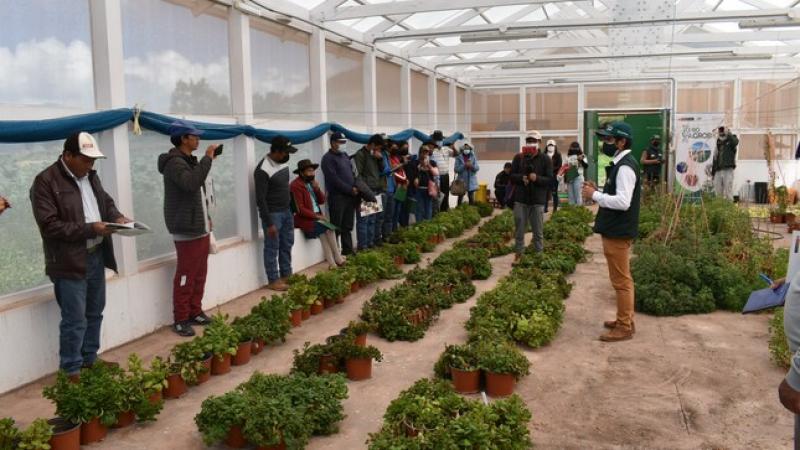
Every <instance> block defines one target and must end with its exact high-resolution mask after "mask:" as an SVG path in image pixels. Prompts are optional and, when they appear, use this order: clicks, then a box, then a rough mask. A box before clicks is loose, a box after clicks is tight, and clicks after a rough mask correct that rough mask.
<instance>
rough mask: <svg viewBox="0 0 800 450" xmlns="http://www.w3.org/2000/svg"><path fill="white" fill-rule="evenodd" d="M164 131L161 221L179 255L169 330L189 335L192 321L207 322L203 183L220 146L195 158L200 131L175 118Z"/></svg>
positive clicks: (207, 227)
mask: <svg viewBox="0 0 800 450" xmlns="http://www.w3.org/2000/svg"><path fill="white" fill-rule="evenodd" d="M169 135H170V142H171V143H172V145H173V146H174V147H173V148H171V149H170V150H169V151H168V152H167V153H162V154H161V155H159V157H158V171H159V173H161V174H162V175H163V178H164V223H165V224H166V226H167V230H168V231H169V233H170V234H171V235H172V240H173V242H175V250H176V252H177V255H178V265H177V267H176V268H175V277H174V279H173V281H172V314H173V319H174V321H173V325H172V330H173V331H174V332H175V333H177V334H178V335H180V336H184V337H189V336H194V330H193V329H192V325H202V326H205V325H208V324H209V323H210V322H211V319H209V317H208V316H207V315H206V314H205V313H204V312H203V304H202V301H203V294H204V293H205V286H206V274H207V272H208V252H209V246H210V233H211V229H212V226H211V225H212V224H211V220H210V219H209V215H208V211H207V209H206V205H207V203H206V195H207V194H206V192H205V183H206V178H207V177H208V173H209V172H210V171H211V164H212V162H213V161H214V159H216V158H217V157H218V156H219V155H220V154H221V153H222V146H221V145H219V144H212V145H209V146H208V147H207V148H206V151H205V155H204V156H203V157H202V158H200V159H199V160H198V159H197V157H196V156H194V155H192V153H193V152H195V151H196V150H197V148H198V147H199V145H200V136H202V135H203V131H201V130H198V129H197V128H195V126H194V125H192V124H191V123H189V122H185V121H183V120H176V121H175V122H173V123H172V124H171V125H170V128H169Z"/></svg>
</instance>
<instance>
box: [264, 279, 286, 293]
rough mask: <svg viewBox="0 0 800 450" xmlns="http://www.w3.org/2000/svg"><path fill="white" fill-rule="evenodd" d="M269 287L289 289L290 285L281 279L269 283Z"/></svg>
mask: <svg viewBox="0 0 800 450" xmlns="http://www.w3.org/2000/svg"><path fill="white" fill-rule="evenodd" d="M267 289H272V290H273V291H281V292H283V291H288V290H289V285H287V284H286V283H285V282H283V281H281V280H280V279H278V280H275V281H273V282H272V283H270V284H268V285H267Z"/></svg>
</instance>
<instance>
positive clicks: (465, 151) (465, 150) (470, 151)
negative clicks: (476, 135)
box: [461, 148, 472, 155]
mask: <svg viewBox="0 0 800 450" xmlns="http://www.w3.org/2000/svg"><path fill="white" fill-rule="evenodd" d="M461 152H462V153H464V154H465V155H469V154H470V153H472V149H469V148H465V149H464V150H461Z"/></svg>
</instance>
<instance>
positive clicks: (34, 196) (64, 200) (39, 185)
mask: <svg viewBox="0 0 800 450" xmlns="http://www.w3.org/2000/svg"><path fill="white" fill-rule="evenodd" d="M87 176H88V177H89V183H90V184H91V185H92V191H93V192H94V196H95V197H96V198H97V207H98V210H99V211H100V217H101V218H102V219H103V220H104V221H106V222H116V221H117V219H119V218H120V217H122V214H121V213H120V212H119V211H118V210H117V207H116V206H115V205H114V200H113V199H112V198H111V196H110V195H108V194H107V193H106V191H105V190H104V189H103V186H102V185H101V184H100V178H98V176H97V172H95V171H94V170H93V171H91V172H89V174H88V175H87ZM30 197H31V205H32V207H33V217H34V218H35V219H36V224H37V225H38V226H39V232H40V233H41V235H42V243H43V246H44V265H45V273H46V274H47V275H48V276H50V277H53V278H69V279H76V280H79V279H82V278H85V277H86V256H87V252H86V241H87V240H88V239H92V238H95V237H97V234H96V233H95V232H94V230H92V226H91V225H90V224H88V223H86V219H85V217H84V215H83V200H82V199H81V191H80V188H78V184H77V183H76V182H75V180H74V179H72V177H71V176H70V175H69V174H68V173H67V171H66V169H64V165H63V164H62V163H61V160H58V161H56V162H55V163H54V164H52V165H50V167H48V168H47V169H45V170H43V171H42V172H40V173H39V175H37V176H36V178H35V179H34V180H33V185H32V186H31V191H30ZM101 245H102V250H103V261H104V263H105V266H106V267H108V268H109V269H111V270H113V271H115V272H116V271H117V262H116V260H115V259H114V248H113V245H112V243H111V238H110V237H105V238H104V239H103V243H102V244H101Z"/></svg>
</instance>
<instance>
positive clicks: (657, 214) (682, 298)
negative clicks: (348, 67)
mask: <svg viewBox="0 0 800 450" xmlns="http://www.w3.org/2000/svg"><path fill="white" fill-rule="evenodd" d="M675 208H676V202H675V199H674V198H673V197H672V194H660V195H659V194H653V195H651V196H648V198H647V199H646V201H645V202H644V203H643V205H642V214H641V219H642V220H641V221H640V226H639V230H640V234H641V235H642V238H641V239H639V240H638V241H637V242H636V244H635V247H634V253H635V254H636V257H635V258H634V259H633V261H632V262H631V272H632V274H633V278H634V280H636V284H635V286H636V299H637V302H636V307H637V310H639V311H641V312H644V313H648V314H653V315H659V316H665V315H681V314H698V313H707V312H711V311H714V310H716V309H725V310H730V311H740V310H741V309H742V308H743V307H744V304H745V302H746V301H747V298H748V297H749V294H750V292H751V291H753V290H755V289H759V288H762V287H763V281H761V280H760V278H759V277H758V274H759V273H766V274H768V275H770V276H773V277H780V276H781V275H782V274H784V273H785V270H786V269H785V267H786V261H787V258H786V253H785V251H783V250H782V251H780V252H776V251H774V250H773V248H772V245H771V243H770V242H769V241H768V240H767V239H765V238H760V237H758V236H757V235H755V234H754V233H753V231H752V226H751V224H750V218H749V216H748V213H747V212H746V211H745V210H743V209H741V208H739V207H738V206H736V205H735V204H734V203H732V202H730V201H727V200H725V199H719V198H712V197H704V198H703V201H702V202H701V203H689V202H683V204H682V206H681V209H680V211H679V212H678V214H675Z"/></svg>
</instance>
